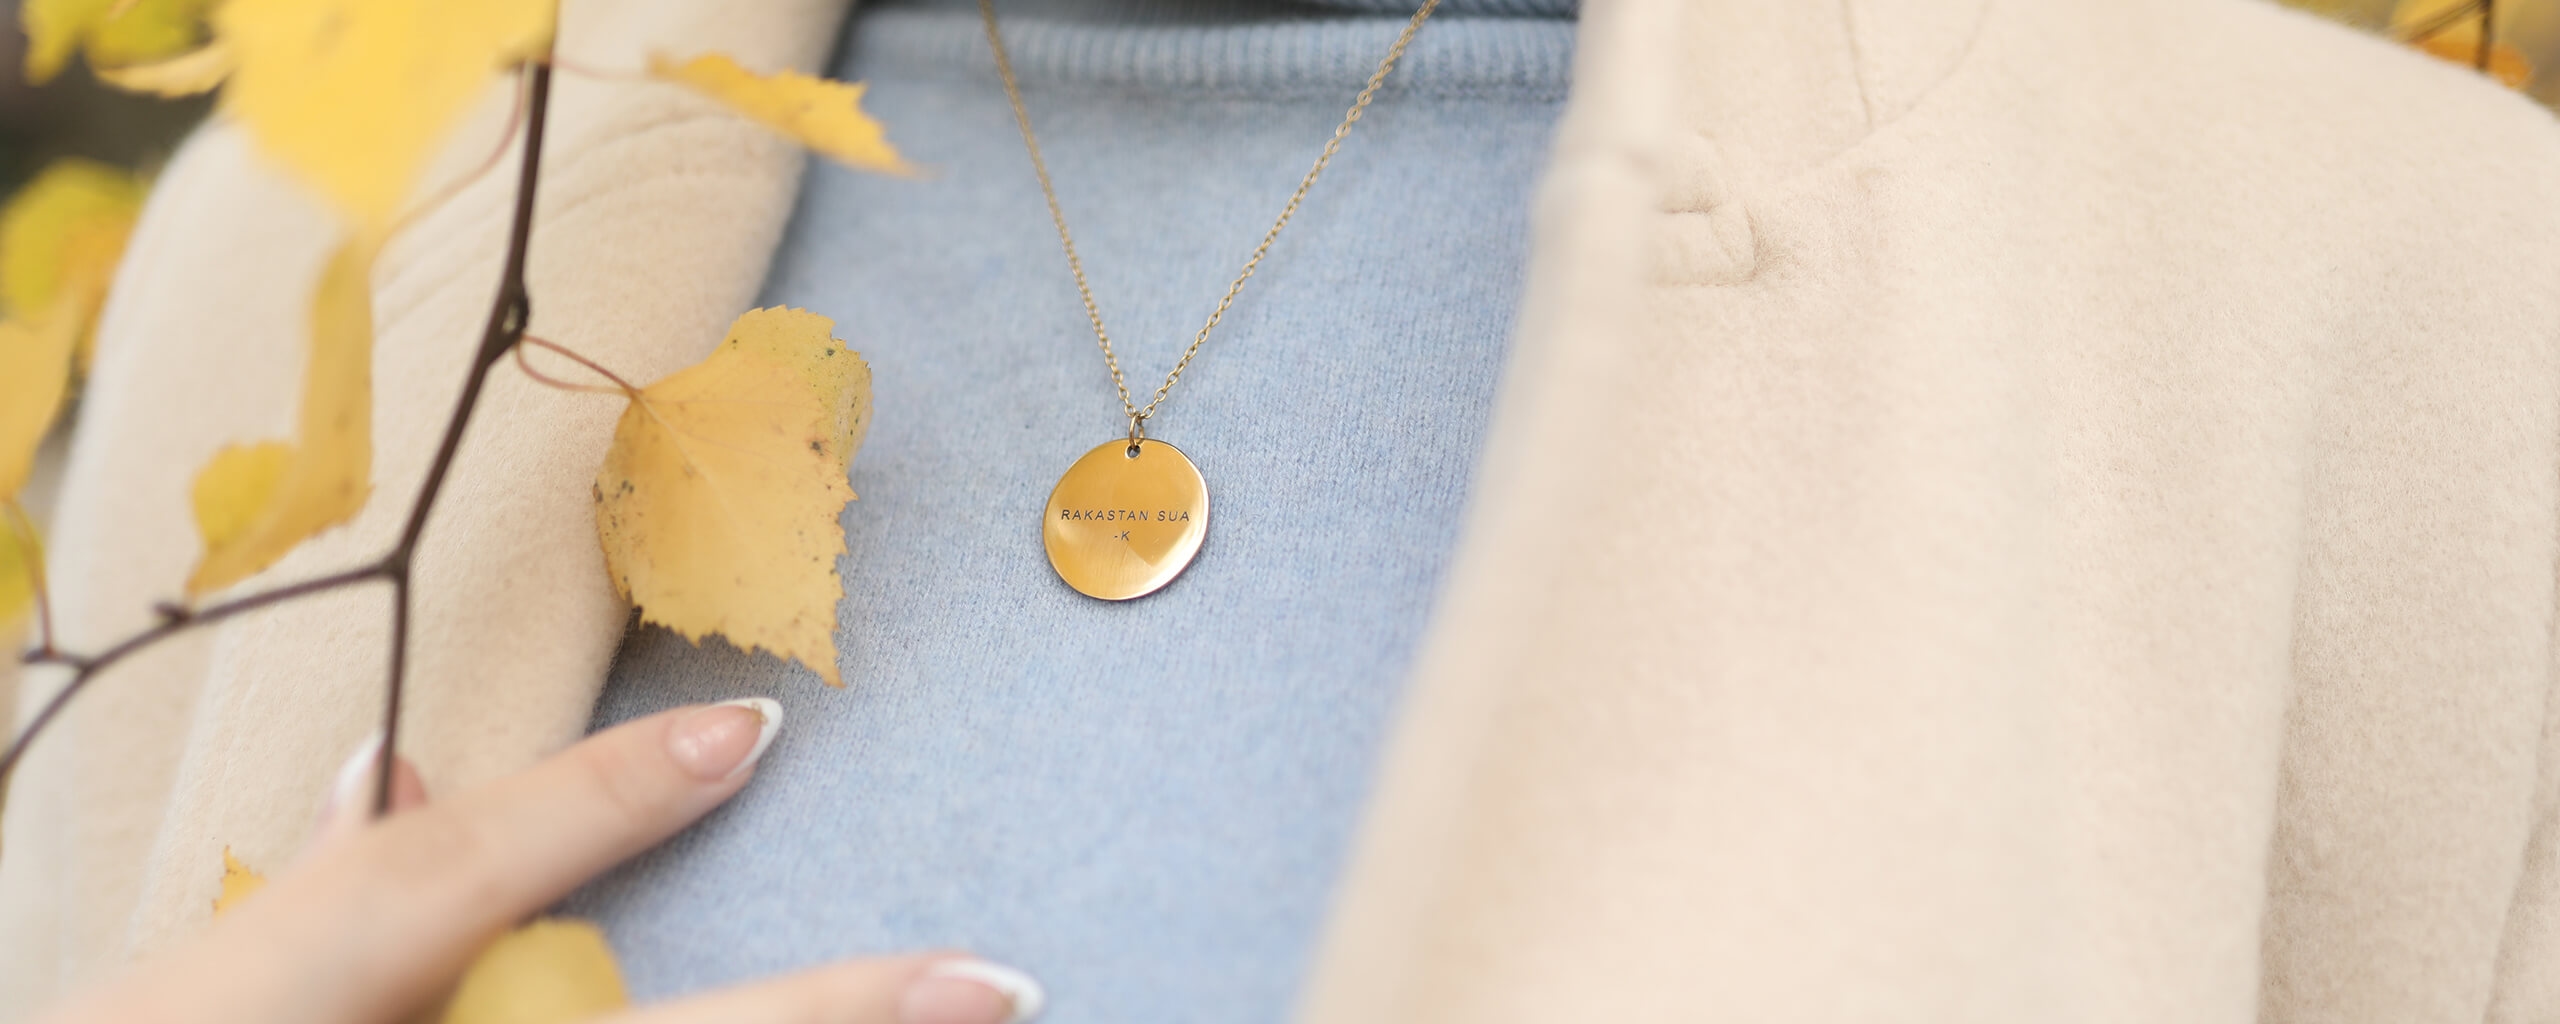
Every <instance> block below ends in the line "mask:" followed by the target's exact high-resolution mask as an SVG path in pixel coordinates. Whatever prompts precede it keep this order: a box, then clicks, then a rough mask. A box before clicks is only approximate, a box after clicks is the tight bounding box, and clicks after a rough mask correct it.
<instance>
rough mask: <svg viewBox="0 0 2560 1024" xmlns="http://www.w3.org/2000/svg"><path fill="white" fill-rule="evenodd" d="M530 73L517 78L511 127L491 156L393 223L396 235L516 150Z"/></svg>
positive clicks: (523, 71) (500, 136) (501, 133)
mask: <svg viewBox="0 0 2560 1024" xmlns="http://www.w3.org/2000/svg"><path fill="white" fill-rule="evenodd" d="M527 73H529V66H528V68H527V69H520V70H519V71H518V73H517V75H516V94H515V102H514V103H513V104H511V105H509V107H508V110H507V126H506V127H505V128H503V129H500V130H499V132H498V145H497V147H496V148H494V149H491V150H490V151H489V155H488V156H486V157H482V158H481V160H480V164H479V166H477V167H474V168H472V169H471V173H469V174H465V175H463V176H462V177H459V178H455V179H454V180H452V181H450V182H447V183H446V184H445V186H444V187H443V188H440V189H437V190H436V194H434V195H432V196H428V197H427V198H426V199H425V200H424V201H422V202H420V203H419V204H418V205H416V206H412V207H410V208H409V210H408V212H406V213H403V214H401V215H400V219H399V220H397V221H393V222H392V224H391V233H392V234H395V235H396V234H399V233H400V232H402V231H406V230H408V229H409V228H410V227H411V226H412V225H415V224H416V223H417V222H419V221H421V220H425V219H426V216H427V215H428V214H430V213H434V212H436V210H437V209H438V208H439V207H442V206H443V205H444V204H446V203H449V202H452V201H453V199H454V197H455V196H459V195H461V194H462V192H463V190H464V189H467V188H470V187H471V186H472V185H473V184H474V183H476V182H478V181H479V180H480V179H482V178H485V177H488V175H489V172H490V171H493V170H496V169H497V167H498V161H499V160H501V159H504V158H505V157H506V155H507V150H509V149H512V148H514V146H515V141H516V129H517V128H519V127H521V126H523V124H524V108H525V85H524V82H525V74H527Z"/></svg>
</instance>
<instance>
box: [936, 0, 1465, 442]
mask: <svg viewBox="0 0 2560 1024" xmlns="http://www.w3.org/2000/svg"><path fill="white" fill-rule="evenodd" d="M1439 6H1440V0H1422V7H1421V8H1420V9H1419V10H1416V11H1414V12H1413V20H1411V21H1408V22H1405V25H1404V31H1403V32H1401V33H1398V34H1397V36H1396V42H1395V45H1394V46H1390V47H1388V48H1387V56H1386V59H1385V60H1381V61H1379V62H1378V70H1377V71H1375V72H1372V73H1371V74H1370V75H1369V83H1368V84H1367V85H1365V86H1362V87H1361V89H1360V95H1359V97H1358V98H1356V99H1354V100H1352V101H1351V110H1350V112H1349V113H1346V114H1344V115H1342V124H1341V125H1339V126H1337V127H1335V128H1334V130H1333V138H1331V139H1328V140H1326V141H1325V144H1324V152H1322V153H1319V154H1316V163H1315V166H1313V167H1310V168H1307V176H1306V177H1305V178H1303V179H1301V180H1300V181H1299V182H1298V190H1297V191H1296V192H1292V193H1290V194H1289V204H1288V205H1286V206H1283V207H1281V208H1280V216H1279V218H1278V219H1276V220H1274V221H1272V222H1271V230H1269V231H1265V232H1263V233H1262V244H1260V245H1257V246H1254V247H1253V255H1252V256H1250V257H1248V258H1246V259H1245V261H1244V270H1243V271H1241V272H1239V273H1237V274H1236V279H1235V282H1234V283H1233V284H1229V285H1228V286H1227V294H1225V295H1224V296H1221V297H1219V299H1218V308H1217V309H1214V310H1211V311H1210V313H1209V322H1207V323H1204V324H1201V325H1200V333H1198V334H1195V335H1192V337H1191V347H1190V348H1187V349H1184V350H1183V351H1182V358H1181V359H1179V360H1176V361H1175V362H1174V364H1173V372H1171V373H1168V374H1165V376H1164V383H1162V384H1159V385H1157V386H1156V393H1155V396H1154V397H1153V398H1150V399H1148V400H1147V406H1146V408H1143V409H1141V408H1139V407H1138V403H1137V402H1135V401H1132V400H1131V399H1130V398H1129V382H1128V380H1127V379H1125V378H1123V377H1122V376H1121V375H1120V357H1119V356H1118V355H1115V354H1113V353H1112V351H1111V333H1110V332H1109V331H1106V330H1103V328H1102V310H1101V309H1100V308H1098V307H1096V306H1095V305H1094V304H1093V287H1092V286H1091V285H1088V284H1086V283H1085V279H1084V261H1083V260H1081V259H1078V258H1077V257H1076V239H1075V236H1074V235H1073V234H1071V233H1069V232H1068V231H1067V215H1066V214H1064V213H1062V212H1060V211H1059V209H1058V190H1057V189H1056V188H1054V187H1052V186H1051V185H1050V184H1049V165H1048V163H1047V162H1046V161H1044V160H1042V159H1040V140H1039V138H1038V137H1036V136H1034V135H1033V134H1032V133H1031V114H1030V113H1029V112H1028V111H1026V110H1024V109H1023V107H1022V86H1021V84H1020V83H1018V82H1016V81H1015V80H1014V77H1013V58H1012V56H1011V55H1009V54H1007V53H1006V52H1005V48H1004V36H1003V34H1001V33H999V32H997V31H996V8H995V0H978V16H979V17H980V18H982V19H984V20H985V21H986V23H987V45H988V46H989V47H990V48H992V49H994V50H995V56H996V74H997V75H999V76H1001V77H1003V79H1004V96H1005V99H1007V100H1010V101H1012V102H1013V123H1014V124H1016V125H1019V126H1021V128H1022V145H1023V148H1025V149H1028V150H1030V151H1031V171H1032V173H1033V174H1036V175H1038V176H1039V178H1040V195H1041V197H1042V198H1045V199H1047V200H1048V201H1049V221H1050V222H1051V223H1053V224H1056V225H1057V226H1058V244H1059V246H1060V247H1062V248H1064V249H1066V251H1067V269H1068V270H1070V271H1073V272H1074V273H1075V275H1076V294H1077V295H1080V296H1082V297H1083V298H1084V315H1085V318H1086V319H1087V320H1090V321H1092V322H1093V340H1094V341H1096V342H1098V343H1100V344H1101V345H1102V362H1103V364H1104V365H1106V366H1109V367H1110V368H1111V386H1112V387H1114V388H1117V389H1119V391H1120V408H1121V410H1122V411H1124V412H1126V413H1128V414H1129V440H1130V441H1131V442H1132V443H1135V442H1136V441H1137V440H1138V439H1139V438H1141V437H1144V436H1145V433H1146V427H1145V425H1146V422H1147V418H1148V417H1150V416H1153V415H1155V414H1156V406H1159V405H1162V404H1164V396H1165V394H1166V393H1167V392H1170V391H1172V390H1173V385H1174V383H1175V382H1177V381H1180V380H1181V379H1182V371H1183V369H1184V368H1186V367H1188V366H1190V365H1191V357H1193V356H1196V355H1199V354H1200V346H1202V345H1205V344H1207V343H1208V341H1209V332H1210V331H1213V330H1216V329H1217V327H1218V321H1220V320H1223V319H1225V318H1226V315H1227V307H1228V306H1231V305H1234V304H1235V301H1236V293H1237V292H1241V291H1243V290H1244V283H1245V282H1246V281H1249V280H1252V278H1253V270H1254V268H1255V267H1257V266H1260V265H1261V264H1262V257H1263V256H1264V255H1265V254H1267V253H1269V252H1270V251H1271V243H1272V242H1274V241H1276V240H1278V239H1279V237H1280V229H1281V228H1285V227H1288V226H1289V218H1291V217H1294V216H1297V213H1298V204H1299V203H1301V202H1304V201H1305V200H1306V198H1307V190H1308V189H1311V188H1314V187H1315V184H1316V178H1317V176H1319V175H1322V174H1323V173H1324V167H1325V165H1326V164H1328V163H1332V162H1333V154H1334V151H1335V150H1338V149H1341V148H1342V140H1343V138H1344V137H1346V136H1348V135H1350V134H1351V126H1352V125H1355V124H1359V123H1360V113H1361V111H1364V110H1367V109H1368V108H1369V100H1370V99H1372V98H1374V97H1376V96H1377V95H1378V86H1379V85H1380V84H1382V83H1384V82H1385V81H1386V80H1387V74H1388V72H1391V71H1394V70H1395V68H1396V60H1397V58H1400V57H1403V56H1404V48H1405V47H1406V46H1408V45H1410V44H1412V42H1413V34H1414V33H1415V32H1418V31H1421V29H1422V23H1423V22H1424V21H1426V20H1428V19H1429V18H1430V17H1431V12H1432V11H1433V10H1434V9H1435V8H1438V7H1439Z"/></svg>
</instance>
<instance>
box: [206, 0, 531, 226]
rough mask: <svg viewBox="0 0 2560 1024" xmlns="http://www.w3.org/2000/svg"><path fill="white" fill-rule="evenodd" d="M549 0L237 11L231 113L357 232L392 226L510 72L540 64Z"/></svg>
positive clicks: (229, 27)
mask: <svg viewBox="0 0 2560 1024" xmlns="http://www.w3.org/2000/svg"><path fill="white" fill-rule="evenodd" d="M553 8H554V5H553V4H550V3H545V2H540V0H227V2H225V3H224V4H223V5H222V6H221V7H220V8H219V9H218V10H216V11H215V12H214V19H213V20H214V28H215V34H216V35H217V37H218V38H219V39H220V41H221V44H222V45H223V46H224V47H226V48H227V49H228V51H229V53H230V58H231V60H232V61H233V64H234V67H233V70H232V71H231V76H230V79H229V84H228V85H226V86H225V87H224V89H223V93H222V107H223V110H224V112H226V113H227V114H229V115H230V116H231V117H232V118H233V119H235V120H237V121H239V122H240V123H241V125H242V126H243V127H245V128H246V129H247V130H248V133H249V135H250V137H251V138H253V139H255V140H257V143H258V146H259V148H260V149H262V150H264V151H266V153H268V154H269V155H270V156H272V157H274V158H275V159H276V160H277V161H278V162H280V163H282V164H284V166H286V167H287V168H290V169H291V170H292V171H293V172H294V173H295V174H298V175H300V176H301V177H302V178H303V179H304V180H306V181H308V182H310V183H311V185H312V186H313V187H314V188H316V189H318V190H319V192H320V194H321V195H322V196H325V197H326V198H328V199H329V201H330V202H331V203H333V204H335V205H336V206H337V207H338V208H339V209H340V210H341V211H342V212H344V213H345V214H346V215H347V216H348V217H349V218H350V219H352V220H354V221H355V222H356V224H358V225H359V226H362V227H363V228H365V229H368V230H372V229H379V228H381V227H383V226H386V225H388V224H390V223H391V221H392V219H393V217H394V215H395V214H396V213H397V212H398V209H399V206H400V202H401V201H402V200H403V199H405V198H407V197H408V194H409V190H410V189H411V188H412V187H414V186H415V185H416V184H417V177H418V174H419V171H420V170H421V168H423V167H424V166H425V164H426V161H427V159H428V158H429V157H430V156H432V155H433V154H434V150H435V145H436V143H437V141H438V140H439V139H441V138H443V136H444V133H445V132H446V131H447V130H448V129H450V128H452V127H453V125H454V123H455V121H456V120H458V119H459V118H460V117H461V116H462V113H463V111H464V110H465V108H467V107H469V106H470V105H471V102H472V100H474V99H475V98H477V97H479V96H480V94H481V92H482V90H484V89H486V88H487V87H488V85H489V83H490V81H491V79H492V78H493V77H494V76H495V73H496V72H497V71H498V70H499V69H500V68H503V67H506V66H508V65H511V64H515V63H518V62H520V61H523V60H526V59H528V58H531V57H535V56H538V55H540V54H541V53H542V52H543V51H544V50H545V49H546V48H548V47H549V45H550V41H551V30H552V18H553V14H554V10H553Z"/></svg>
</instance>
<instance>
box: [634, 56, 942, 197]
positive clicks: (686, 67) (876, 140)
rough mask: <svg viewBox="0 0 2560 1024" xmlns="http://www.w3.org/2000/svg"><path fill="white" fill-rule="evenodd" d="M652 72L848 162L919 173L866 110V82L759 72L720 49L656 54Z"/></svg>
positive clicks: (651, 61)
mask: <svg viewBox="0 0 2560 1024" xmlns="http://www.w3.org/2000/svg"><path fill="white" fill-rule="evenodd" d="M649 73H650V74H652V75H656V76H658V77H660V78H664V79H667V80H669V81H673V82H680V83H683V84H684V85H686V86H689V87H691V88H693V89H694V90H695V91H697V92H700V93H702V94H703V95H705V96H709V97H711V98H712V99H715V100H719V101H720V102H721V103H724V104H727V105H728V107H729V108H730V109H732V110H735V111H737V112H738V113H740V114H744V115H746V116H747V117H749V118H753V119H754V120H755V121H756V122H757V123H759V124H762V125H764V126H765V127H767V128H771V129H773V130H774V131H777V132H780V133H782V134H784V135H786V136H789V137H791V138H792V139H794V140H796V141H798V142H799V143H800V144H801V145H804V146H807V147H809V148H810V149H811V150H813V151H815V152H817V153H818V154H820V155H822V156H825V157H827V158H829V159H832V160H834V161H836V162H837V163H840V164H843V165H845V166H847V167H854V168H859V169H862V170H866V171H885V172H888V173H891V174H912V173H914V170H915V169H914V168H912V167H909V166H908V165H907V162H906V161H905V160H903V159H900V158H899V156H898V151H897V149H895V148H893V147H891V146H890V145H889V136H888V133H887V132H886V131H884V130H882V129H881V127H880V122H878V121H875V120H872V119H871V115H869V114H865V113H863V112H862V90H863V85H862V83H860V82H850V83H848V82H838V81H833V80H830V79H825V78H812V77H810V76H808V75H804V74H801V73H799V72H797V71H790V70H784V71H781V72H779V73H776V74H771V75H759V74H756V73H754V72H752V71H748V70H747V69H745V68H742V67H739V66H738V62H737V61H734V60H730V59H729V58H728V57H727V56H725V55H722V54H717V53H706V54H703V55H702V56H699V57H695V58H694V59H692V60H689V61H686V62H684V63H682V64H678V63H676V62H675V61H674V60H672V59H670V58H668V57H666V56H663V55H658V56H652V57H650V58H649Z"/></svg>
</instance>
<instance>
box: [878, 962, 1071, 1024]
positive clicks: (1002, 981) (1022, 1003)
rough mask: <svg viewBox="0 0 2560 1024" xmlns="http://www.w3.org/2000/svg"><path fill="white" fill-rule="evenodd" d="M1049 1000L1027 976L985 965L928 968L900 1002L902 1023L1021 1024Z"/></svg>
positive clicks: (908, 987) (969, 964)
mask: <svg viewBox="0 0 2560 1024" xmlns="http://www.w3.org/2000/svg"><path fill="white" fill-rule="evenodd" d="M1047 1001H1048V995H1047V993H1044V992H1042V991H1041V990H1040V983H1039V982H1038V981H1034V980H1032V977H1031V976H1030V975H1028V974H1024V973H1022V972H1021V971H1017V970H1014V969H1013V968H1010V967H1005V966H1002V965H1000V964H991V963H988V962H986V961H984V960H945V961H942V962H941V963H938V964H935V965H933V966H931V967H928V968H925V972H924V973H923V974H922V975H919V976H917V978H916V980H915V981H913V982H911V983H909V984H908V985H907V992H906V995H905V996H903V997H901V998H900V999H899V1001H898V1021H899V1024H1022V1022H1023V1021H1027V1020H1030V1019H1032V1018H1034V1017H1037V1016H1039V1015H1040V1009H1041V1006H1042V1005H1043V1004H1044V1003H1046V1002H1047Z"/></svg>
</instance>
